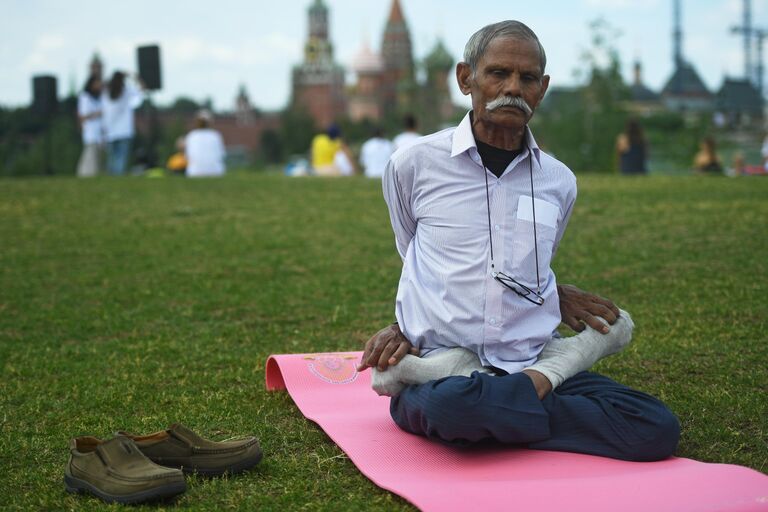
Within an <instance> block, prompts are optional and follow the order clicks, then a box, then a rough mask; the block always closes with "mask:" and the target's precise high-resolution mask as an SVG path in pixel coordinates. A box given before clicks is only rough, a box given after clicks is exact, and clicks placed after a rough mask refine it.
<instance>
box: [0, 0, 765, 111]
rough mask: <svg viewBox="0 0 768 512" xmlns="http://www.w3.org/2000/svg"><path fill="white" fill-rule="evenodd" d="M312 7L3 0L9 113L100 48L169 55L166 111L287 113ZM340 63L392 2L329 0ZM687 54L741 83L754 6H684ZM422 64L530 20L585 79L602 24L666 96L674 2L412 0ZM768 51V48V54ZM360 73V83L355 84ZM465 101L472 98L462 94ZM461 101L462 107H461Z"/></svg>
mask: <svg viewBox="0 0 768 512" xmlns="http://www.w3.org/2000/svg"><path fill="white" fill-rule="evenodd" d="M311 1H312V0H282V1H274V0H271V1H266V0H218V1H215V2H212V1H210V0H205V1H200V0H186V1H185V2H183V3H182V2H176V1H174V2H171V1H167V0H151V1H150V0H132V1H130V2H121V3H118V2H112V1H109V0H71V1H63V0H2V9H1V10H2V15H0V105H4V106H15V105H24V104H28V103H29V102H30V100H31V94H32V93H31V77H32V76H33V75H35V74H53V75H55V76H57V77H58V80H59V93H60V96H62V95H64V94H65V93H66V92H68V91H69V89H70V84H72V83H73V82H74V83H76V85H77V87H78V88H79V87H80V86H81V83H82V82H83V81H84V80H85V78H86V69H87V64H88V62H89V60H90V58H91V55H92V54H93V52H94V51H95V50H98V52H99V53H100V54H101V55H102V57H103V60H104V62H105V66H106V71H107V73H111V72H112V71H113V70H115V69H118V68H119V69H127V70H132V71H134V70H135V69H136V66H137V65H136V56H135V49H136V47H137V46H140V45H143V44H151V43H157V44H159V45H160V47H161V54H162V57H161V59H162V65H163V82H164V89H163V90H162V91H160V92H159V93H157V94H156V95H155V99H156V101H157V102H158V103H161V104H164V103H168V102H170V101H171V100H172V99H173V98H176V97H178V96H181V95H184V96H187V97H191V98H193V99H196V100H203V99H205V98H208V97H210V98H212V99H213V101H214V107H215V108H216V109H217V110H227V109H231V108H232V107H233V104H234V97H235V95H236V93H237V90H238V87H239V85H240V84H244V85H245V86H246V88H247V90H248V92H249V94H250V96H251V99H252V101H253V103H254V104H255V105H256V106H257V107H259V108H262V109H264V110H275V109H280V108H282V107H284V106H285V105H286V103H287V102H288V100H289V95H290V73H291V67H292V66H293V65H294V64H296V63H299V62H301V60H302V52H303V45H304V42H305V40H306V33H307V16H306V11H307V7H308V6H309V4H310V3H311ZM325 2H326V4H327V5H328V6H329V8H330V12H331V17H330V31H331V35H330V37H331V41H332V43H333V44H334V47H335V57H336V60H337V61H338V62H339V63H341V64H342V65H344V66H345V67H347V68H348V67H349V64H350V63H351V61H352V60H353V59H354V56H355V55H356V54H357V53H358V52H359V50H360V48H361V45H362V44H363V42H364V41H366V40H367V41H368V42H369V44H370V46H371V47H372V48H373V49H374V50H376V51H378V50H379V48H380V44H381V36H382V32H383V29H384V24H385V21H386V17H387V14H388V13H389V9H390V4H391V0H325ZM682 4H683V33H684V36H685V39H684V45H683V51H684V55H685V57H686V58H687V59H688V60H689V61H691V62H692V63H693V64H694V65H695V67H696V68H697V69H698V71H699V73H700V74H701V76H702V78H703V79H704V81H705V83H706V84H707V85H708V86H709V87H710V89H713V90H716V89H717V88H719V87H720V85H721V83H722V79H723V75H724V74H728V75H730V76H733V77H741V76H742V75H743V70H744V58H743V54H742V39H741V38H740V37H737V36H733V35H730V33H729V27H730V26H731V25H735V24H738V23H740V22H741V8H742V0H683V2H682ZM401 5H402V7H403V11H404V13H405V16H406V19H407V21H408V25H409V28H410V31H411V39H412V41H413V45H414V54H415V57H416V58H421V57H423V56H424V55H425V54H426V53H427V52H428V51H429V50H430V49H431V48H432V47H433V46H434V44H435V41H436V40H437V38H438V37H441V38H442V39H443V40H444V41H445V44H446V46H447V47H448V49H449V51H450V52H451V53H452V55H453V56H454V58H455V59H459V57H460V55H461V53H462V51H463V48H464V43H465V42H466V40H467V39H468V37H469V36H470V35H471V34H472V33H473V32H474V31H475V30H477V29H478V28H480V27H482V26H483V25H486V24H488V23H491V22H495V21H499V20H502V19H518V20H521V21H523V22H525V23H526V24H528V25H529V26H530V27H531V28H532V29H533V30H534V31H535V32H536V33H537V34H538V36H539V38H540V39H541V41H542V43H543V45H544V47H545V49H546V50H547V54H548V69H547V71H548V73H549V74H550V75H551V76H552V85H555V86H558V85H571V84H574V83H575V78H574V70H575V69H576V68H577V67H578V66H579V55H580V53H581V52H582V51H583V49H584V48H585V47H587V46H588V44H589V31H588V23H589V22H590V21H591V20H594V19H596V18H598V17H602V18H604V19H605V20H606V21H607V22H608V23H609V24H611V25H612V26H613V27H615V28H617V29H618V30H620V31H621V33H622V35H621V37H620V38H619V39H618V48H619V50H620V53H621V58H622V64H623V71H624V75H625V77H626V78H627V79H628V80H629V79H630V77H631V63H632V61H633V60H634V59H635V58H640V60H641V61H642V63H643V66H644V77H645V82H646V84H647V85H648V86H650V87H651V88H653V89H656V90H658V89H660V88H661V87H662V86H663V85H664V83H665V81H666V80H667V78H668V77H669V74H670V73H671V71H672V42H671V35H670V34H671V32H672V1H671V0H544V1H541V2H534V1H531V0H528V1H525V2H523V1H518V0H474V1H473V2H466V1H464V0H401ZM752 10H753V23H754V25H755V26H760V27H765V28H768V2H766V1H765V0H757V1H753V6H752ZM766 53H768V48H766ZM351 79H352V76H351V74H350V76H348V80H351ZM453 94H454V99H455V100H457V101H459V99H460V96H461V94H460V93H459V92H458V89H457V88H455V87H454V89H453ZM459 102H460V101H459Z"/></svg>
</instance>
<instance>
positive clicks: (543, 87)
mask: <svg viewBox="0 0 768 512" xmlns="http://www.w3.org/2000/svg"><path fill="white" fill-rule="evenodd" d="M547 89H549V75H544V76H543V77H541V94H540V95H539V101H537V102H536V106H537V107H538V106H539V105H540V104H541V101H542V100H543V99H544V95H545V94H547Z"/></svg>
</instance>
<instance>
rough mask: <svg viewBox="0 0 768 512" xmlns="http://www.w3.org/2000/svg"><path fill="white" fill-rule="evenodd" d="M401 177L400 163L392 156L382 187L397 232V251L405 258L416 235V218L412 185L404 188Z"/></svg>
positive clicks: (393, 227) (393, 229)
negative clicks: (399, 172)
mask: <svg viewBox="0 0 768 512" xmlns="http://www.w3.org/2000/svg"><path fill="white" fill-rule="evenodd" d="M400 178H401V177H400V176H399V174H398V164H396V163H395V162H393V160H392V159H391V158H390V160H389V162H388V163H387V168H386V170H385V171H384V176H383V178H382V188H383V191H384V201H385V202H386V203H387V208H388V209H389V220H390V222H391V223H392V231H394V233H395V244H396V245H397V252H398V253H399V254H400V258H401V259H405V254H406V252H407V251H408V246H409V245H410V243H411V240H412V239H413V237H414V236H415V235H416V220H415V217H414V215H413V211H412V210H411V198H410V187H408V188H404V187H403V186H402V183H401V181H400Z"/></svg>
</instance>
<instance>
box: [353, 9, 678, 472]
mask: <svg viewBox="0 0 768 512" xmlns="http://www.w3.org/2000/svg"><path fill="white" fill-rule="evenodd" d="M545 66H546V56H545V53H544V49H543V47H542V46H541V44H540V42H539V40H538V38H537V37H536V35H535V34H534V33H533V32H532V31H531V30H530V29H529V28H528V27H527V26H526V25H524V24H523V23H520V22H517V21H505V22H501V23H497V24H494V25H489V26H487V27H484V28H483V29H481V30H480V31H478V32H477V33H476V34H474V35H473V36H472V37H471V38H470V40H469V42H468V43H467V46H466V49H465V51H464V62H460V63H459V64H458V65H457V68H456V77H457V80H458V83H459V87H460V89H461V91H462V92H463V93H464V94H469V95H471V97H472V111H471V112H469V113H468V114H467V115H466V116H465V117H464V119H463V120H462V121H461V123H460V124H459V126H457V127H456V128H454V129H449V130H444V131H441V132H439V133H436V134H433V135H429V136H426V137H422V138H421V139H419V140H418V141H416V142H415V143H414V144H412V145H410V146H409V147H408V148H404V149H402V150H399V151H397V152H396V153H395V154H394V155H393V156H392V158H391V160H390V162H389V165H388V167H387V170H386V172H385V175H384V178H383V188H384V197H385V200H386V202H387V206H388V207H389V213H390V220H391V222H392V228H393V230H394V232H395V239H396V243H397V249H398V252H399V253H400V256H401V257H402V259H403V270H402V275H401V278H400V283H399V287H398V291H397V300H396V311H395V313H396V317H397V320H398V324H397V325H394V326H390V327H387V328H385V329H383V330H382V331H380V332H379V333H377V334H376V335H375V336H374V337H372V338H371V339H370V340H369V341H368V343H367V344H366V348H365V353H364V355H363V359H362V361H361V363H360V366H359V370H363V369H365V368H366V367H376V369H374V375H373V379H372V380H373V385H374V387H375V388H376V389H377V390H378V391H379V392H380V393H382V394H389V395H391V396H393V398H392V401H391V407H390V410H391V414H392V418H393V419H394V420H395V422H396V423H397V424H398V425H399V426H400V427H401V428H402V429H404V430H406V431H408V432H412V433H414V434H419V435H423V436H426V437H428V438H430V439H435V440H439V441H442V442H446V443H452V444H462V445H467V444H471V443H475V442H478V441H484V440H489V439H490V440H497V441H500V442H503V443H512V444H517V445H521V446H526V447H529V448H535V449H544V450H562V451H571V452H579V453H589V454H595V455H603V456H606V457H614V458H618V459H626V460H658V459H663V458H665V457H667V456H669V455H671V454H672V452H673V451H674V450H675V447H676V445H677V440H678V436H679V424H678V421H677V419H676V418H675V416H674V415H673V414H672V413H671V412H670V411H669V410H668V409H667V408H666V407H665V406H664V404H663V403H661V402H660V401H659V400H657V399H656V398H654V397H651V396H649V395H647V394H644V393H641V392H639V391H635V390H633V389H630V388H628V387H626V386H623V385H621V384H618V383H616V382H614V381H612V380H611V379H608V378H606V377H603V376H600V375H597V374H595V373H589V372H586V371H585V370H587V369H589V368H590V367H591V366H592V365H593V364H594V363H595V362H596V361H597V360H598V359H600V358H602V357H605V356H607V355H610V354H612V353H615V352H617V351H619V350H621V348H622V347H624V346H625V345H626V344H627V343H629V341H630V339H631V336H632V328H633V324H632V320H631V319H630V317H629V315H628V314H627V313H626V312H623V311H620V310H619V309H618V308H616V307H615V306H614V305H613V304H612V303H611V302H610V301H607V300H605V299H601V298H599V297H597V296H595V295H592V294H588V293H584V292H582V291H581V290H579V289H578V288H575V287H572V286H567V285H561V286H558V285H557V283H556V281H555V274H554V272H553V271H552V269H551V268H550V262H551V260H552V258H553V255H554V253H555V250H556V248H557V245H558V244H559V242H560V240H561V239H562V236H563V234H564V232H565V227H566V225H567V224H568V220H569V218H570V215H571V213H572V211H573V205H574V202H575V200H576V178H575V177H574V175H573V173H571V171H570V170H569V169H568V168H567V167H566V166H565V165H564V164H562V163H561V162H559V161H557V160H555V159H554V158H552V157H551V156H549V155H547V154H546V153H544V152H543V151H541V149H539V147H538V145H537V144H536V140H535V139H534V137H533V134H532V133H531V130H530V129H529V128H528V122H529V121H530V119H531V117H532V116H533V113H534V110H535V109H536V108H537V107H538V105H539V103H540V102H541V100H542V99H543V97H544V94H545V92H546V90H547V87H548V85H549V76H548V75H546V74H545V73H544V70H545ZM561 320H562V321H563V322H565V323H566V324H568V325H570V326H571V327H573V328H574V329H576V330H581V329H582V328H583V326H582V322H583V323H584V324H586V329H584V330H583V332H581V333H580V334H578V335H576V336H574V337H571V338H558V337H553V335H554V333H555V329H556V328H557V326H558V325H559V324H560V322H561ZM609 324H610V327H609Z"/></svg>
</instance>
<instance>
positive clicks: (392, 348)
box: [357, 324, 419, 372]
mask: <svg viewBox="0 0 768 512" xmlns="http://www.w3.org/2000/svg"><path fill="white" fill-rule="evenodd" d="M406 354H411V355H414V356H417V355H419V350H418V349H417V348H415V347H414V346H412V345H411V342H410V341H408V339H407V338H406V337H405V336H403V333H402V332H401V331H400V326H399V325H397V324H392V325H388V326H387V327H385V328H383V329H382V330H380V331H379V332H377V333H376V334H374V335H373V337H372V338H371V339H369V340H368V341H367V342H366V344H365V352H363V357H362V358H361V359H360V364H358V365H357V371H359V372H361V371H363V370H365V369H366V368H369V367H370V368H372V367H374V366H375V367H376V368H377V369H378V370H379V371H381V372H383V371H385V370H386V369H387V367H389V366H390V365H392V366H394V365H396V364H397V363H399V362H400V360H401V359H402V358H403V357H405V355H406Z"/></svg>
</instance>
